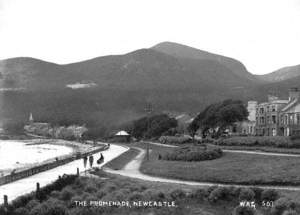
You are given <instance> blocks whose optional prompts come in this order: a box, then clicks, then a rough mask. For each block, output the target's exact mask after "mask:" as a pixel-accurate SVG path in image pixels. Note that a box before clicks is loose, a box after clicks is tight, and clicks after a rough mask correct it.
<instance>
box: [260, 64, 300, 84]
mask: <svg viewBox="0 0 300 215" xmlns="http://www.w3.org/2000/svg"><path fill="white" fill-rule="evenodd" d="M298 76H300V65H296V66H290V67H284V68H281V69H279V70H276V71H274V72H272V73H269V74H265V75H257V76H256V77H257V78H258V79H260V80H263V81H267V82H279V81H285V80H288V79H291V78H295V77H298Z"/></svg>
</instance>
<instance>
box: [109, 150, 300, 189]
mask: <svg viewBox="0 0 300 215" xmlns="http://www.w3.org/2000/svg"><path fill="white" fill-rule="evenodd" d="M172 147H174V146H172ZM133 148H135V149H137V150H139V151H140V153H139V154H138V155H137V156H136V157H135V158H134V159H133V160H132V161H130V162H129V163H128V164H127V165H126V166H125V167H124V168H123V169H122V170H112V169H110V168H103V170H104V171H105V172H108V173H112V174H118V175H122V176H127V177H131V178H137V179H141V180H146V181H155V182H164V183H175V184H185V185H194V186H216V185H217V186H223V187H230V186H236V187H253V186H254V185H239V184H219V183H209V182H196V181H185V180H177V179H168V178H162V177H157V176H150V175H146V174H144V173H142V172H141V171H140V170H139V169H140V166H141V163H142V161H143V158H144V156H145V154H146V151H145V150H144V149H141V148H138V147H133ZM279 156H281V154H280V155H279ZM255 187H259V188H262V189H277V190H290V191H300V186H271V185H270V186H267V185H266V186H264V185H262V186H260V185H259V186H256V185H255Z"/></svg>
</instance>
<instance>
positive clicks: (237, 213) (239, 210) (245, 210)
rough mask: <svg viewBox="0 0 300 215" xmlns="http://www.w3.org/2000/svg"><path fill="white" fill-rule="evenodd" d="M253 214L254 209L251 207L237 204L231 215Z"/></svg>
mask: <svg viewBox="0 0 300 215" xmlns="http://www.w3.org/2000/svg"><path fill="white" fill-rule="evenodd" d="M254 214H255V209H253V208H251V207H242V206H237V207H236V208H235V209H234V210H233V215H254Z"/></svg>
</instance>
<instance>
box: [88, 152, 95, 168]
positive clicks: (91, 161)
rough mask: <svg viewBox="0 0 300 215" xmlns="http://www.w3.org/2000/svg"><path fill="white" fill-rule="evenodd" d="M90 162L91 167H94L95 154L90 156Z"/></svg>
mask: <svg viewBox="0 0 300 215" xmlns="http://www.w3.org/2000/svg"><path fill="white" fill-rule="evenodd" d="M89 163H90V168H92V167H93V163H94V157H93V155H91V156H90V157H89Z"/></svg>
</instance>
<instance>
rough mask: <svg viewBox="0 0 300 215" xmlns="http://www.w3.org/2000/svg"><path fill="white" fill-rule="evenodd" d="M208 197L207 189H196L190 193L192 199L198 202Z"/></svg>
mask: <svg viewBox="0 0 300 215" xmlns="http://www.w3.org/2000/svg"><path fill="white" fill-rule="evenodd" d="M208 196H209V192H208V190H207V189H197V190H195V191H194V192H193V193H192V196H191V197H192V198H195V199H198V200H204V199H206V198H207V197H208Z"/></svg>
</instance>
